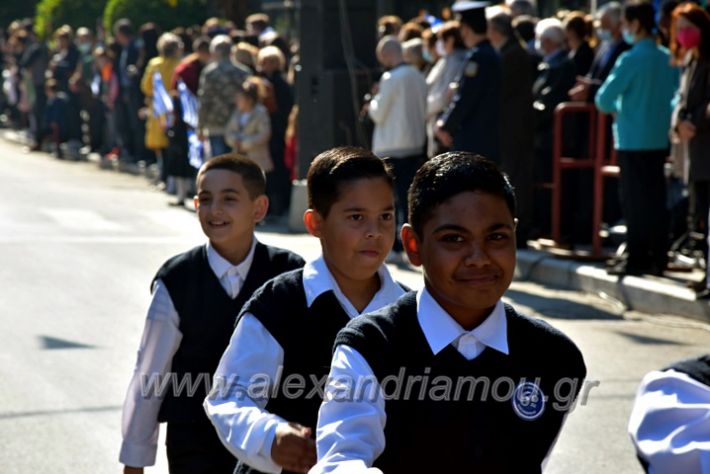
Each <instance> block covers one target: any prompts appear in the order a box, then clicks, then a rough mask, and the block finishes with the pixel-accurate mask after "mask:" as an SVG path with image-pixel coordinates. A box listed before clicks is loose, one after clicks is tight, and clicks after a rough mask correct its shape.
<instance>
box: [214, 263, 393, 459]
mask: <svg viewBox="0 0 710 474" xmlns="http://www.w3.org/2000/svg"><path fill="white" fill-rule="evenodd" d="M378 275H379V277H380V289H379V290H378V291H377V293H376V294H375V296H374V297H373V298H372V300H371V301H370V303H369V304H368V305H367V307H366V308H365V309H364V310H363V311H362V313H368V312H372V311H375V310H377V309H379V308H381V307H383V306H386V305H388V304H390V303H393V302H394V301H396V300H397V299H399V297H400V296H401V295H403V294H404V293H405V291H404V290H403V289H402V287H401V286H400V285H399V284H397V283H396V282H395V281H394V280H393V279H392V276H391V275H390V273H389V271H388V270H387V267H386V266H384V265H382V266H381V267H380V269H379V270H378ZM303 288H304V291H305V294H306V304H308V306H309V307H310V306H311V305H312V304H313V302H314V301H315V299H316V298H317V297H318V296H320V295H321V294H323V293H325V292H327V291H332V292H333V294H334V295H335V297H336V299H337V300H338V302H339V303H340V305H341V306H342V307H343V310H344V311H345V312H346V313H347V315H348V316H349V317H350V318H354V317H356V316H358V315H360V314H362V313H360V312H358V311H357V310H356V309H355V307H354V306H353V305H352V303H351V302H350V301H349V300H348V299H347V298H346V296H345V295H344V294H343V292H342V291H341V290H340V288H339V287H338V284H337V283H336V281H335V279H334V278H333V275H332V274H331V273H330V271H329V270H328V266H327V265H326V263H325V261H324V260H323V257H319V258H318V259H316V260H314V261H311V262H308V263H307V264H306V265H305V266H304V267H303ZM283 358H284V351H283V348H282V347H281V345H280V344H279V343H278V342H277V341H276V339H274V337H273V336H272V335H271V333H269V331H268V330H267V329H266V328H265V327H264V326H263V325H262V324H261V322H259V320H258V319H257V318H256V317H255V316H254V315H253V314H251V313H246V314H244V316H243V317H242V318H241V319H240V320H239V323H238V324H237V327H236V329H235V330H234V334H233V335H232V340H231V341H230V343H229V346H228V347H227V350H226V351H225V353H224V355H223V356H222V360H221V361H220V363H219V367H218V368H217V372H216V373H215V379H220V378H221V379H222V380H226V384H227V386H228V387H229V391H228V392H227V393H225V391H224V385H223V386H222V389H221V391H220V390H217V389H215V390H213V391H212V392H211V393H210V395H209V396H208V397H207V398H206V399H205V403H204V407H205V411H206V412H207V416H208V417H209V418H210V420H211V421H212V424H213V425H214V426H215V428H216V430H217V434H218V435H219V437H220V439H221V440H222V442H223V443H224V444H225V446H226V447H227V449H229V450H230V451H231V452H232V454H234V455H235V456H236V457H237V458H239V459H240V460H242V461H243V462H245V463H246V464H248V465H250V466H251V467H253V468H255V469H258V470H259V471H262V472H265V473H279V472H281V466H279V465H277V464H276V463H274V462H273V460H272V459H271V445H272V443H273V440H274V436H275V435H276V429H277V428H278V426H279V424H280V423H287V421H289V420H284V419H282V418H281V417H279V416H277V415H274V414H271V413H269V412H267V411H265V407H266V404H267V402H268V398H267V397H259V398H258V399H257V400H254V399H252V398H251V397H250V396H249V381H250V380H251V381H254V380H257V379H258V380H261V381H263V380H264V379H266V380H269V381H270V385H271V386H270V387H269V390H263V391H260V394H261V393H262V392H269V393H270V392H271V388H272V387H273V386H274V385H277V384H278V383H279V375H280V368H281V367H282V365H283ZM230 377H231V381H230ZM218 386H219V384H215V387H218ZM311 428H315V427H311Z"/></svg>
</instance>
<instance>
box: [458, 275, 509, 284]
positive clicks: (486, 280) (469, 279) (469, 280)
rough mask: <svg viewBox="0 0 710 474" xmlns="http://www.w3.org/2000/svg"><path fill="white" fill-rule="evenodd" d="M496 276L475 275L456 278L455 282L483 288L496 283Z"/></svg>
mask: <svg viewBox="0 0 710 474" xmlns="http://www.w3.org/2000/svg"><path fill="white" fill-rule="evenodd" d="M498 278H499V277H498V275H475V276H466V277H458V278H456V281H458V282H459V283H463V284H465V285H472V286H485V285H490V284H493V283H495V282H497V281H498Z"/></svg>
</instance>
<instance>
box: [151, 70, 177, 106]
mask: <svg viewBox="0 0 710 474" xmlns="http://www.w3.org/2000/svg"><path fill="white" fill-rule="evenodd" d="M172 111H173V101H172V99H171V98H170V94H168V90H167V89H166V88H165V84H163V78H162V77H160V73H159V72H158V71H155V72H154V73H153V116H154V117H160V116H161V115H165V114H169V113H171V112H172Z"/></svg>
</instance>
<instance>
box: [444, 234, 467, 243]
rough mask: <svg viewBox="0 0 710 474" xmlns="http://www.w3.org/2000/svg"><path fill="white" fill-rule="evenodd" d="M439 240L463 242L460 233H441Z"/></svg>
mask: <svg viewBox="0 0 710 474" xmlns="http://www.w3.org/2000/svg"><path fill="white" fill-rule="evenodd" d="M440 240H441V241H442V242H463V241H464V238H463V236H461V235H458V234H446V235H443V236H442V237H441V238H440Z"/></svg>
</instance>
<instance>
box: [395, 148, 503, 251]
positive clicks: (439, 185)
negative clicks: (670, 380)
mask: <svg viewBox="0 0 710 474" xmlns="http://www.w3.org/2000/svg"><path fill="white" fill-rule="evenodd" d="M467 191H482V192H484V193H489V194H493V195H494V196H499V197H501V198H503V199H504V200H505V203H506V204H507V205H508V209H510V214H511V215H512V216H513V217H515V193H514V192H513V186H511V184H510V181H509V180H508V177H507V176H506V175H505V174H503V173H501V172H500V170H498V168H497V167H496V165H495V164H494V163H493V162H492V161H490V160H488V159H486V158H484V157H482V156H480V155H476V154H474V153H466V152H460V151H453V152H448V153H443V154H441V155H438V156H435V157H434V158H432V159H431V160H429V161H427V162H426V163H424V165H422V167H421V168H419V171H417V174H416V175H415V176H414V181H412V185H411V186H410V187H409V195H408V201H409V224H410V225H411V226H412V228H414V232H416V234H417V235H418V236H419V237H420V238H421V237H423V234H422V230H423V228H424V224H425V223H426V222H427V220H428V219H429V218H430V217H431V214H432V212H433V211H434V209H435V208H436V207H437V206H439V205H440V204H442V203H444V202H445V201H447V200H448V199H450V198H452V197H454V196H455V195H457V194H460V193H463V192H467Z"/></svg>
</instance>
